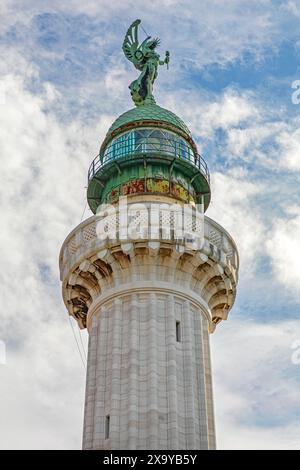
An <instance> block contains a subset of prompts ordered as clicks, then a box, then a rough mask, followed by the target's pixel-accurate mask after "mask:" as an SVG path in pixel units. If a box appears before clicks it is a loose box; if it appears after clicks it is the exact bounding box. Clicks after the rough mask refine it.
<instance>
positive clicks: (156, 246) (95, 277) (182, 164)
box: [60, 102, 238, 449]
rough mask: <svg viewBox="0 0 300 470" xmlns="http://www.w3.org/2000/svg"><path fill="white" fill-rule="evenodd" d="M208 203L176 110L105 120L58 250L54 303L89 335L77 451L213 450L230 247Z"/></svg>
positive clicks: (148, 106) (231, 283) (234, 261)
mask: <svg viewBox="0 0 300 470" xmlns="http://www.w3.org/2000/svg"><path fill="white" fill-rule="evenodd" d="M209 201H210V184H209V172H208V168H207V165H206V163H205V162H204V160H203V158H202V157H201V156H200V155H199V154H198V151H197V147H196V144H195V142H194V140H193V138H192V136H191V134H190V131H189V130H188V128H187V127H186V125H185V124H184V123H183V121H182V120H181V119H180V118H178V117H177V116H176V115H175V114H173V113H172V112H170V111H168V110H166V109H164V108H161V107H159V106H157V105H156V104H155V103H153V102H151V103H144V104H143V105H139V106H137V107H135V108H133V109H131V110H129V111H127V112H126V113H124V114H123V115H121V116H120V117H119V118H118V119H117V120H116V121H115V122H114V123H113V124H112V126H111V128H110V129H109V131H108V133H107V135H106V138H105V140H104V142H103V144H102V146H101V149H100V154H99V155H98V156H97V157H96V158H95V159H94V161H93V162H92V165H91V166H90V169H89V174H88V202H89V206H90V208H91V209H92V211H93V212H94V214H95V215H94V216H92V217H90V218H89V219H87V220H86V221H84V222H83V223H81V224H80V225H79V226H77V227H76V228H75V229H74V230H73V231H72V232H71V233H70V234H69V236H68V237H67V238H66V240H65V242H64V244H63V246H62V249H61V254H60V273H61V280H62V283H63V287H62V290H63V298H64V302H65V304H66V306H67V309H68V311H69V314H70V315H72V316H73V317H74V318H75V319H76V320H77V322H78V325H79V327H80V328H87V329H88V332H89V351H88V364H87V379H86V399H85V419H84V434H83V448H84V449H214V448H215V445H216V443H215V429H214V413H213V396H212V379H211V365H210V349H209V333H212V332H213V331H214V329H215V326H216V324H217V323H219V322H220V321H221V320H224V319H226V318H227V316H228V312H229V310H230V308H231V307H232V305H233V302H234V298H235V293H236V285H237V275H238V254H237V249H236V246H235V243H234V241H233V240H232V238H231V237H230V235H229V234H228V233H227V232H226V231H225V230H224V229H223V228H222V227H221V226H220V225H219V224H217V223H216V222H215V221H213V220H211V219H210V218H208V217H206V216H204V214H203V212H204V211H205V210H206V209H207V207H208V205H209ZM126 203H127V205H126ZM105 204H106V205H107V206H105ZM128 227H129V230H128Z"/></svg>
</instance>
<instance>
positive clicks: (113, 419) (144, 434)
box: [83, 283, 215, 449]
mask: <svg viewBox="0 0 300 470" xmlns="http://www.w3.org/2000/svg"><path fill="white" fill-rule="evenodd" d="M137 284H138V283H137ZM176 290H177V289H176V285H172V286H171V285H170V287H169V289H168V288H160V289H157V290H156V289H155V287H153V288H151V289H150V288H149V289H145V288H138V287H137V285H132V287H131V289H128V290H127V292H126V290H125V291H124V290H123V292H122V294H119V295H114V296H113V297H111V298H110V299H108V300H106V301H100V302H98V303H97V302H96V303H95V305H94V306H93V305H92V306H91V307H90V314H91V316H92V319H91V322H90V327H89V334H90V340H89V341H90V342H89V358H88V370H87V384H86V403H85V421H84V438H83V448H84V449H214V448H215V432H214V418H213V400H212V385H211V367H210V353H209V340H208V321H207V313H206V314H205V312H204V310H203V309H201V308H200V307H199V306H198V305H196V304H195V302H193V300H192V299H190V298H189V296H188V295H183V294H182V295H178V294H176V293H175V292H174V291H176ZM132 291H133V292H132ZM178 291H179V292H180V286H178ZM108 420H109V424H108V423H107V421H108Z"/></svg>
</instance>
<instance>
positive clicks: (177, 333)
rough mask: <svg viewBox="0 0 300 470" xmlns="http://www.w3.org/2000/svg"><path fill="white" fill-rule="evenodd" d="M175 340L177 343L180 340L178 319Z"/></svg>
mask: <svg viewBox="0 0 300 470" xmlns="http://www.w3.org/2000/svg"><path fill="white" fill-rule="evenodd" d="M176 341H177V343H180V342H181V327H180V321H177V322H176Z"/></svg>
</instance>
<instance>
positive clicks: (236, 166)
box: [0, 0, 300, 449]
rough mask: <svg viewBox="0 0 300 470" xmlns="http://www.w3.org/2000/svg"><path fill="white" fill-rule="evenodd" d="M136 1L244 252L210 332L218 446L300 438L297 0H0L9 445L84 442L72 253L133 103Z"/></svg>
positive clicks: (173, 99)
mask: <svg viewBox="0 0 300 470" xmlns="http://www.w3.org/2000/svg"><path fill="white" fill-rule="evenodd" d="M136 18H141V19H142V24H143V27H144V28H145V30H146V31H147V33H148V34H152V35H154V36H156V35H157V36H159V37H160V38H161V40H162V44H161V46H160V50H161V52H162V54H164V51H165V50H166V49H168V50H170V52H171V63H170V68H169V70H168V71H167V70H166V69H164V70H163V68H161V71H160V76H159V79H158V81H157V83H156V88H155V95H156V98H157V101H158V103H159V104H160V105H161V106H164V107H166V108H168V109H170V110H172V111H174V112H175V113H177V114H178V115H179V116H180V117H182V118H183V119H184V121H185V122H186V123H187V125H188V126H189V128H190V129H191V131H192V133H193V136H194V138H195V140H196V142H197V144H198V147H199V151H200V153H201V154H203V155H204V156H205V158H206V161H207V163H208V165H209V167H210V170H211V173H212V191H213V197H212V203H211V206H210V208H209V210H208V215H209V216H211V217H212V218H215V219H216V220H217V221H218V222H220V223H221V224H222V225H224V227H225V228H226V229H227V230H229V231H230V233H231V234H232V235H233V237H234V238H235V240H236V242H237V245H238V248H239V252H240V259H241V269H240V283H239V290H238V297H237V301H236V304H235V306H234V309H233V310H232V312H231V315H230V319H229V321H228V322H223V323H222V324H221V325H220V326H219V327H218V329H217V331H216V332H215V333H214V335H212V337H211V344H212V354H213V370H214V395H215V405H216V425H217V440H218V447H219V448H220V449H246V448H250V449H262V448H267V449H272V448H273V449H276V448H281V449H296V448H298V449H299V448H300V403H299V388H300V353H299V350H297V347H298V348H299V347H300V300H299V299H300V269H299V264H300V193H299V183H300V104H296V103H293V101H292V94H293V92H294V91H295V90H294V89H293V88H292V83H293V82H294V81H295V80H300V35H299V31H300V1H297V0H290V1H287V0H285V1H281V0H273V1H271V0H250V1H248V2H245V1H243V0H223V1H222V0H201V1H198V0H193V1H192V0H159V1H158V0H151V2H144V1H141V0H134V1H133V0H114V1H112V0H84V1H83V0H60V1H58V0H51V2H49V1H44V0H36V1H35V0H26V1H25V0H22V1H18V0H2V1H1V4H0V54H1V61H0V146H1V172H0V175H1V176H0V178H1V185H0V206H1V231H0V238H1V243H0V259H1V271H0V276H1V291H0V292H1V306H2V308H1V312H0V319H1V321H0V341H2V343H1V342H0V346H1V347H0V352H1V351H2V352H3V344H4V343H5V345H6V364H0V397H1V400H0V423H1V424H0V447H1V448H3V449H13V448H22V449H66V448H68V449H78V448H80V446H81V433H82V418H83V401H84V385H85V368H84V365H83V364H82V362H81V358H80V355H79V353H78V350H77V346H76V342H75V339H74V337H73V332H72V327H71V326H70V323H69V319H68V316H67V313H66V309H65V307H64V305H63V303H62V300H61V292H60V282H59V272H58V256H59V249H60V246H61V244H62V242H63V240H64V238H65V237H66V235H67V234H68V233H69V231H70V230H71V229H72V228H73V227H74V226H75V225H77V224H78V223H79V222H80V221H81V219H82V218H83V217H84V218H87V217H88V216H89V215H91V214H90V212H89V210H88V209H86V210H85V204H86V199H85V193H86V189H85V186H86V175H87V169H88V166H89V163H90V162H91V160H92V158H93V157H94V156H95V155H96V154H97V152H98V149H99V146H100V143H101V142H102V140H103V138H104V136H105V133H106V131H107V129H108V127H109V125H110V124H111V122H112V121H113V120H114V119H115V118H116V117H117V116H118V115H119V114H121V113H122V112H124V111H126V110H127V109H129V108H131V107H132V103H131V99H130V95H129V91H128V84H129V83H130V82H131V81H132V80H133V79H134V78H135V77H136V72H135V71H134V68H133V67H132V66H131V64H130V63H129V62H128V61H126V59H125V57H124V56H123V54H122V51H121V44H122V41H123V36H124V34H125V32H126V30H127V28H128V26H129V25H130V23H131V22H132V21H133V20H135V19H136ZM299 96H300V94H299ZM74 326H75V325H74ZM76 334H77V341H78V343H79V345H80V347H81V349H83V347H82V345H81V339H82V342H83V345H84V346H85V344H86V333H85V332H84V333H83V334H82V338H80V337H79V336H78V330H76ZM82 354H83V358H84V351H82ZM0 362H2V363H3V362H4V355H3V353H2V355H1V356H0ZM83 362H84V361H83Z"/></svg>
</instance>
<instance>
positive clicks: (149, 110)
mask: <svg viewBox="0 0 300 470" xmlns="http://www.w3.org/2000/svg"><path fill="white" fill-rule="evenodd" d="M135 121H164V122H166V123H168V124H171V125H173V126H176V127H178V128H179V129H181V130H182V131H183V132H185V133H186V134H188V135H189V136H190V135H191V133H190V131H189V129H188V127H187V126H186V125H185V123H184V122H183V121H182V119H180V118H179V117H178V116H176V114H174V113H172V112H171V111H168V110H167V109H164V108H161V107H160V106H157V105H156V104H146V105H143V106H137V107H136V108H132V109H130V110H129V111H126V112H125V113H124V114H121V116H119V117H118V118H117V119H116V120H115V122H114V123H113V124H112V125H111V127H110V128H109V130H108V133H107V136H109V135H110V134H111V133H112V132H113V131H115V130H116V129H118V128H119V127H122V126H125V125H126V124H129V123H131V122H135Z"/></svg>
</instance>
